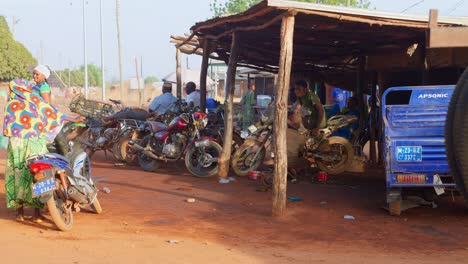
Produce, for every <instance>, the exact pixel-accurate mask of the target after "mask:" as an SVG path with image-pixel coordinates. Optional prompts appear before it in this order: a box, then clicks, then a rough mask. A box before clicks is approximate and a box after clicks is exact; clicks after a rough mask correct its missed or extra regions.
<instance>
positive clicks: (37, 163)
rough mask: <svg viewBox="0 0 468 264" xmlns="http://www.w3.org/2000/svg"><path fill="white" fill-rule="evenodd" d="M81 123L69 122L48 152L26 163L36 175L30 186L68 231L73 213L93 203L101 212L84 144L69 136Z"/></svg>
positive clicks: (59, 226)
mask: <svg viewBox="0 0 468 264" xmlns="http://www.w3.org/2000/svg"><path fill="white" fill-rule="evenodd" d="M76 130H79V126H76V124H73V123H68V124H66V125H65V126H64V127H63V128H62V130H61V131H60V133H59V134H58V135H57V137H56V139H55V141H54V143H53V144H52V145H50V146H48V148H49V151H54V152H58V153H47V154H40V155H33V156H30V157H29V158H28V159H27V161H26V165H27V166H28V168H29V170H30V171H31V173H32V174H33V175H34V179H33V184H32V186H31V189H32V195H33V197H37V198H39V200H40V201H41V202H42V203H44V204H46V205H47V208H48V210H49V213H50V216H51V217H52V220H53V221H54V223H55V225H56V226H57V228H58V229H59V230H61V231H69V230H70V229H71V228H72V226H73V213H74V212H79V211H80V209H81V208H84V207H86V206H90V207H91V208H92V209H93V210H94V212H96V213H97V214H100V213H101V212H102V208H101V205H100V203H99V200H98V198H97V194H98V191H99V190H98V189H97V188H96V186H95V184H94V182H93V179H92V178H91V166H90V159H89V157H88V155H87V154H86V152H84V151H83V148H82V147H81V143H80V142H78V141H77V140H73V139H71V138H70V135H72V136H73V133H75V134H76Z"/></svg>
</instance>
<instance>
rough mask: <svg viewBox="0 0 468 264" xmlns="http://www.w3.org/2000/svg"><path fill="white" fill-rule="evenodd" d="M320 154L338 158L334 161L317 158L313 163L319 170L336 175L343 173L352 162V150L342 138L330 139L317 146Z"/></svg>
mask: <svg viewBox="0 0 468 264" xmlns="http://www.w3.org/2000/svg"><path fill="white" fill-rule="evenodd" d="M318 151H319V152H320V153H321V154H324V155H328V156H335V157H338V159H336V160H326V159H319V158H317V159H316V160H315V162H316V163H317V166H318V167H319V169H320V170H322V171H324V172H326V173H328V174H330V175H336V174H340V173H343V172H345V170H346V168H348V167H349V166H350V165H351V163H352V162H353V158H354V150H353V146H352V145H351V143H349V141H348V140H347V139H345V138H342V137H330V138H328V139H326V140H324V141H323V142H321V143H320V145H319V146H318Z"/></svg>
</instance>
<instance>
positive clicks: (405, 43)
mask: <svg viewBox="0 0 468 264" xmlns="http://www.w3.org/2000/svg"><path fill="white" fill-rule="evenodd" d="M288 12H289V13H294V14H296V23H295V34H294V57H293V70H295V71H317V70H318V71H332V72H350V71H354V70H355V68H356V58H357V56H360V55H363V56H368V58H369V64H368V65H369V67H371V68H372V69H379V68H382V67H385V68H387V69H391V68H415V67H417V65H418V63H420V59H418V57H420V54H421V51H420V50H421V47H423V46H424V45H425V36H426V30H427V27H428V16H422V15H408V14H396V13H387V12H378V11H374V10H366V9H359V8H348V7H338V6H329V5H320V4H310V3H303V2H297V1H285V0H265V1H262V2H260V3H259V4H257V5H255V6H253V7H252V8H250V9H249V10H247V11H245V12H243V13H239V14H235V15H230V16H223V17H217V18H214V19H210V20H207V21H204V22H200V23H196V24H195V25H194V26H193V27H192V28H191V31H192V34H191V35H186V36H183V37H173V42H174V43H176V44H177V45H180V46H182V47H183V49H182V51H183V52H186V53H196V54H202V52H203V50H202V49H201V48H200V47H201V45H200V43H199V41H203V40H204V39H207V40H209V41H210V43H211V44H212V45H214V47H213V51H214V53H212V55H211V56H212V57H215V58H219V59H220V60H223V61H225V62H227V61H228V58H229V51H230V45H231V38H232V32H234V31H236V32H240V38H241V44H240V50H241V51H240V59H239V65H243V66H251V67H253V68H257V69H260V70H265V71H271V72H275V71H276V70H277V66H278V62H279V55H280V30H281V19H282V17H283V16H284V15H285V14H286V13H288ZM438 26H442V27H461V26H468V17H439V19H438ZM191 51H193V52H191ZM462 51H463V54H466V52H465V51H466V50H462ZM442 52H443V51H442ZM456 52H457V50H455V53H456ZM213 54H216V55H213ZM430 56H431V54H429V57H430ZM464 56H465V55H464ZM439 57H445V56H441V55H440V54H438V56H435V57H434V58H432V59H430V60H429V63H430V64H431V65H430V66H431V67H441V66H446V65H463V64H466V63H467V62H468V57H463V56H461V55H460V56H459V55H458V54H453V53H452V54H451V57H453V58H454V59H453V60H452V61H447V60H446V59H442V60H441V59H440V58H439ZM385 58H387V59H385ZM460 58H462V59H460ZM382 64H386V65H382Z"/></svg>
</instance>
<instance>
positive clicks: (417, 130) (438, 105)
mask: <svg viewBox="0 0 468 264" xmlns="http://www.w3.org/2000/svg"><path fill="white" fill-rule="evenodd" d="M453 89H454V86H417V87H394V88H390V89H388V90H387V91H386V92H385V93H384V95H383V99H382V117H383V121H384V125H385V128H384V135H385V138H384V141H385V142H384V144H385V169H386V174H387V186H388V187H405V186H406V187H410V186H424V187H426V186H427V187H430V186H444V187H455V184H454V183H453V180H452V177H450V176H449V167H448V163H447V156H446V152H445V139H444V137H445V136H444V135H445V134H444V129H445V120H446V116H447V110H448V105H449V101H450V98H451V96H452V93H453ZM439 177H440V178H441V179H442V182H440V181H438V178H439Z"/></svg>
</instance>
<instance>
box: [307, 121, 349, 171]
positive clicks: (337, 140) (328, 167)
mask: <svg viewBox="0 0 468 264" xmlns="http://www.w3.org/2000/svg"><path fill="white" fill-rule="evenodd" d="M357 119H358V118H357V117H356V116H354V115H337V116H333V117H331V118H330V119H328V121H327V126H326V127H325V128H323V129H320V130H319V132H318V134H317V135H311V134H310V132H309V133H308V134H307V135H308V136H307V140H306V143H305V146H304V152H303V156H304V157H305V158H307V159H308V160H309V161H310V162H311V163H312V164H314V163H315V164H316V165H317V166H318V167H319V169H320V170H322V171H324V172H327V173H328V174H331V175H336V174H340V173H343V172H344V171H345V170H346V168H348V167H349V166H350V165H351V163H352V162H353V158H354V148H353V145H352V144H351V143H350V142H349V141H348V140H347V139H346V138H343V137H338V136H331V135H332V134H333V132H335V131H337V130H338V129H340V128H343V127H346V126H348V125H350V124H352V123H354V122H356V120H357Z"/></svg>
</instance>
